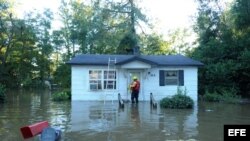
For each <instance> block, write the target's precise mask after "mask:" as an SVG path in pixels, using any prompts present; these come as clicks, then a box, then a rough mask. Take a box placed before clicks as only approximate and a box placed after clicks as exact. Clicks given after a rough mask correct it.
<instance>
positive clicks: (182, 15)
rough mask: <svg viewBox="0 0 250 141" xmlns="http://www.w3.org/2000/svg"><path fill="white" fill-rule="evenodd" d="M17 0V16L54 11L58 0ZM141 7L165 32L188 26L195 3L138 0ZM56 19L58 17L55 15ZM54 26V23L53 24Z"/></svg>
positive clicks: (160, 29) (187, 1)
mask: <svg viewBox="0 0 250 141" xmlns="http://www.w3.org/2000/svg"><path fill="white" fill-rule="evenodd" d="M16 1H18V8H17V10H18V11H19V12H18V13H19V16H22V15H24V13H25V12H28V11H30V10H33V9H37V10H42V9H44V8H50V9H52V11H53V12H54V13H55V12H57V9H58V7H59V5H60V0H16ZM140 1H142V2H141V4H142V6H141V7H144V8H145V9H146V12H147V13H146V14H147V15H149V17H150V18H151V19H152V22H153V23H154V25H155V26H156V30H157V31H158V32H162V34H165V33H166V32H168V31H169V30H171V29H176V28H183V27H185V28H189V27H190V26H191V25H192V23H193V22H192V20H191V19H192V18H191V17H192V16H194V15H195V13H196V9H197V4H196V3H195V2H194V0H140ZM55 18H56V19H58V17H55ZM54 26H55V25H54Z"/></svg>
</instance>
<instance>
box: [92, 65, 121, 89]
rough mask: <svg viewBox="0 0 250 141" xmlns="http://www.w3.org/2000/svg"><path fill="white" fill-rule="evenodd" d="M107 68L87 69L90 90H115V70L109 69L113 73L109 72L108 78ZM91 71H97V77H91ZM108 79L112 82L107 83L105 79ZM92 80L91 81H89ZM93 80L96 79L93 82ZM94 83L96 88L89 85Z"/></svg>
mask: <svg viewBox="0 0 250 141" xmlns="http://www.w3.org/2000/svg"><path fill="white" fill-rule="evenodd" d="M107 71H108V70H107V69H89V70H88V75H89V76H88V88H89V90H90V91H101V90H116V89H117V70H113V69H112V70H109V71H111V72H113V75H112V74H111V75H110V74H109V76H110V78H107V76H106V75H107ZM91 72H99V74H98V75H97V78H94V77H92V78H91V76H90V75H91ZM107 80H108V81H109V82H111V83H112V84H107V85H106V82H105V81H107ZM91 81H92V82H91ZM95 81H98V82H96V83H95ZM94 84H96V86H95V87H96V88H97V89H93V88H92V87H91V85H94ZM113 85H114V86H113ZM106 86H108V87H109V88H108V89H106ZM110 86H111V87H110Z"/></svg>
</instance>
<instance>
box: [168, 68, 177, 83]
mask: <svg viewBox="0 0 250 141" xmlns="http://www.w3.org/2000/svg"><path fill="white" fill-rule="evenodd" d="M165 85H178V71H165Z"/></svg>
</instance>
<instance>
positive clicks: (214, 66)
mask: <svg viewBox="0 0 250 141" xmlns="http://www.w3.org/2000/svg"><path fill="white" fill-rule="evenodd" d="M198 2H199V11H198V12H199V13H198V17H197V20H196V24H195V28H194V29H195V31H196V33H197V34H198V37H199V38H198V40H197V42H198V44H199V45H198V47H197V48H196V49H195V50H194V52H193V53H192V54H191V56H193V57H195V58H197V59H199V60H200V61H202V62H203V63H204V64H205V66H204V67H203V68H201V69H200V72H199V76H200V77H199V82H200V85H199V86H200V94H204V93H206V92H209V93H218V94H222V93H232V94H238V95H242V96H250V40H249V39H250V1H249V0H235V1H234V2H233V3H232V4H231V5H230V6H229V7H227V8H226V9H222V8H221V7H220V0H198Z"/></svg>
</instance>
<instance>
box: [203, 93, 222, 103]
mask: <svg viewBox="0 0 250 141" xmlns="http://www.w3.org/2000/svg"><path fill="white" fill-rule="evenodd" d="M203 99H204V100H205V101H208V102H220V101H222V97H221V95H219V94H217V93H209V92H206V93H205V95H204V96H203Z"/></svg>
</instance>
